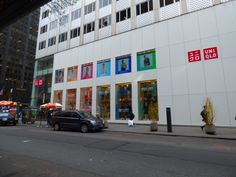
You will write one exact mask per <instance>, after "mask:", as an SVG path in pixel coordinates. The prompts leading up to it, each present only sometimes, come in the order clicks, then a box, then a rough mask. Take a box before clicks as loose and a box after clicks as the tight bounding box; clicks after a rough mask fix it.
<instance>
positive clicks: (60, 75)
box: [55, 69, 64, 83]
mask: <svg viewBox="0 0 236 177" xmlns="http://www.w3.org/2000/svg"><path fill="white" fill-rule="evenodd" d="M62 82H64V69H58V70H56V72H55V83H62Z"/></svg>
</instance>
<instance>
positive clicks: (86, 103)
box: [80, 87, 92, 113]
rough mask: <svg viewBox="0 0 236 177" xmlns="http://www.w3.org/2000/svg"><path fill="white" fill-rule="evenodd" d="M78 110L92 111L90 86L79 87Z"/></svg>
mask: <svg viewBox="0 0 236 177" xmlns="http://www.w3.org/2000/svg"><path fill="white" fill-rule="evenodd" d="M80 110H81V111H88V112H90V113H91V112H92V87H86V88H81V89H80Z"/></svg>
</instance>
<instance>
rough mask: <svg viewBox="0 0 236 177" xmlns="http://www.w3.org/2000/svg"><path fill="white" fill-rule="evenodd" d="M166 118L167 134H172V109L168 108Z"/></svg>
mask: <svg viewBox="0 0 236 177" xmlns="http://www.w3.org/2000/svg"><path fill="white" fill-rule="evenodd" d="M166 118H167V132H172V124H171V109H170V107H167V108H166Z"/></svg>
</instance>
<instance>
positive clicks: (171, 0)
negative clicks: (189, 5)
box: [160, 0, 179, 7]
mask: <svg viewBox="0 0 236 177" xmlns="http://www.w3.org/2000/svg"><path fill="white" fill-rule="evenodd" d="M178 1H179V0H160V7H164V6H167V5H170V4H173V3H175V2H178Z"/></svg>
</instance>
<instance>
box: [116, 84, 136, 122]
mask: <svg viewBox="0 0 236 177" xmlns="http://www.w3.org/2000/svg"><path fill="white" fill-rule="evenodd" d="M131 106H132V88H131V84H130V83H125V84H117V85H116V120H126V119H128V113H129V111H130V109H132V107H131Z"/></svg>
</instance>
